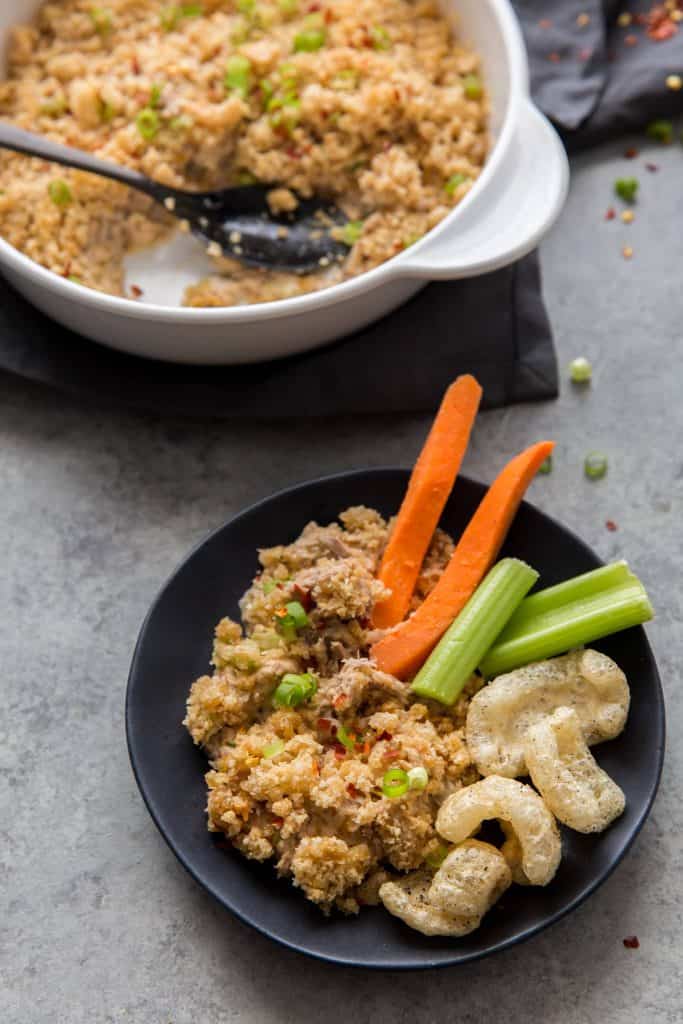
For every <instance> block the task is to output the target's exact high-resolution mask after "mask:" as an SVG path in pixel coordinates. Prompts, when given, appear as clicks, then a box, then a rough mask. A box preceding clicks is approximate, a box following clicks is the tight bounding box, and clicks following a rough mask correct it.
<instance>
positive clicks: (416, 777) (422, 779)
mask: <svg viewBox="0 0 683 1024" xmlns="http://www.w3.org/2000/svg"><path fill="white" fill-rule="evenodd" d="M428 782H429V775H428V773H427V769H426V768H423V767H422V765H421V764H420V765H417V766H416V767H415V768H409V769H408V789H425V787H426V786H427V783H428Z"/></svg>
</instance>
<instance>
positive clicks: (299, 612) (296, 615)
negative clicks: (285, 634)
mask: <svg viewBox="0 0 683 1024" xmlns="http://www.w3.org/2000/svg"><path fill="white" fill-rule="evenodd" d="M285 607H286V608H287V614H288V615H291V617H292V620H293V621H294V626H295V628H296V629H303V628H304V626H308V625H310V622H311V620H310V619H309V617H308V615H307V614H306V612H305V610H304V606H303V605H302V604H301V603H300V602H299V601H290V602H289V603H288V604H287V605H285Z"/></svg>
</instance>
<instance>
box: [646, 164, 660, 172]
mask: <svg viewBox="0 0 683 1024" xmlns="http://www.w3.org/2000/svg"><path fill="white" fill-rule="evenodd" d="M645 170H646V171H649V172H650V174H655V173H656V172H657V171H658V170H659V164H645Z"/></svg>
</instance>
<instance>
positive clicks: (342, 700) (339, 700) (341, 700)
mask: <svg viewBox="0 0 683 1024" xmlns="http://www.w3.org/2000/svg"><path fill="white" fill-rule="evenodd" d="M332 703H333V704H334V706H335V708H336V709H337V711H339V710H340V709H341V708H343V707H344V706H345V704H346V694H345V693H340V694H339V695H338V696H336V697H335V698H334V700H333V701H332Z"/></svg>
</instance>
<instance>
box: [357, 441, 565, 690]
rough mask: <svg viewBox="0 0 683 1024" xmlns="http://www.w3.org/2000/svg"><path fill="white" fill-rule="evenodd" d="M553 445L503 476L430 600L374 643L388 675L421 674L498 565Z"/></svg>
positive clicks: (525, 456)
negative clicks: (447, 630) (457, 616)
mask: <svg viewBox="0 0 683 1024" xmlns="http://www.w3.org/2000/svg"><path fill="white" fill-rule="evenodd" d="M554 447H555V445H554V442H552V441H541V442H539V444H535V445H532V447H531V448H527V449H526V451H523V452H521V454H519V455H517V456H515V458H514V459H512V461H511V462H508V464H507V466H505V468H504V469H503V470H502V472H501V473H499V474H498V476H497V477H496V479H495V480H494V482H493V483H492V484H491V486H490V487H489V489H488V491H487V493H486V494H485V496H484V498H483V499H482V501H481V503H480V505H479V507H478V509H477V511H476V512H475V513H474V515H473V516H472V518H471V520H470V522H469V524H468V525H467V527H466V528H465V532H464V533H463V535H462V536H461V538H460V540H459V541H458V544H457V546H456V549H455V551H454V552H453V554H452V556H451V560H450V562H449V563H448V565H447V566H446V568H445V570H444V572H443V574H442V576H441V579H440V580H439V582H438V583H437V585H436V586H435V587H434V590H433V591H432V592H431V594H430V595H429V597H428V598H427V599H426V600H425V601H424V602H423V603H422V604H421V605H420V607H419V608H418V609H417V611H416V612H415V613H414V614H413V615H411V617H410V618H409V619H407V620H406V621H405V622H403V623H401V625H400V626H398V628H397V629H395V630H393V631H392V632H391V633H387V634H386V636H384V637H383V638H382V639H381V640H379V641H378V642H377V643H376V644H374V645H373V647H372V655H373V657H374V659H375V661H376V663H377V665H378V667H379V668H380V669H381V670H382V671H383V672H389V673H390V674H391V675H394V676H397V677H398V678H399V679H408V678H412V676H413V675H414V674H415V673H416V672H417V670H418V668H419V667H420V665H421V664H422V663H423V661H424V660H425V659H426V658H427V656H428V654H429V653H430V651H431V650H432V648H433V647H434V646H435V645H436V643H437V642H438V640H439V639H440V638H441V636H442V635H443V634H444V633H445V631H446V629H447V628H448V626H450V624H451V622H452V621H453V619H454V618H455V616H456V615H457V614H458V613H459V612H460V611H461V610H462V608H463V607H464V606H465V604H466V603H467V601H468V600H469V598H470V597H471V596H472V594H473V593H474V591H475V589H476V588H477V587H478V585H479V583H480V582H481V580H482V579H483V577H484V575H485V574H486V572H487V571H488V569H489V568H490V567H491V565H492V564H493V562H494V561H495V559H496V557H497V555H498V552H499V551H500V548H501V546H502V544H503V541H504V540H505V536H506V534H507V532H508V530H509V528H510V524H511V522H512V520H513V519H514V517H515V513H516V512H517V509H518V508H519V503H520V502H521V500H522V498H523V497H524V492H525V491H526V489H527V487H528V486H529V484H530V483H531V481H532V480H533V478H534V476H535V475H536V472H537V471H538V468H539V466H540V465H541V463H542V462H543V461H544V460H545V459H546V458H547V457H548V455H550V453H551V451H552V450H553V448H554Z"/></svg>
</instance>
